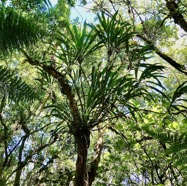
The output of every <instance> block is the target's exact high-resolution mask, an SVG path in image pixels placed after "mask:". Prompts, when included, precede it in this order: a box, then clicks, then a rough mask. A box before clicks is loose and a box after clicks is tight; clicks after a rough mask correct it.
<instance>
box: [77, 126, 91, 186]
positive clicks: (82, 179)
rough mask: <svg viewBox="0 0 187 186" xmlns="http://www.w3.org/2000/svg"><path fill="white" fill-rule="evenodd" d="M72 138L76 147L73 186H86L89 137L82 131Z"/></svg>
mask: <svg viewBox="0 0 187 186" xmlns="http://www.w3.org/2000/svg"><path fill="white" fill-rule="evenodd" d="M74 136H75V142H76V145H77V162H76V172H75V180H74V186H88V176H87V168H86V162H87V154H88V141H89V137H90V136H89V134H87V132H85V130H83V129H82V130H80V131H79V132H77V133H76V134H75V135H74Z"/></svg>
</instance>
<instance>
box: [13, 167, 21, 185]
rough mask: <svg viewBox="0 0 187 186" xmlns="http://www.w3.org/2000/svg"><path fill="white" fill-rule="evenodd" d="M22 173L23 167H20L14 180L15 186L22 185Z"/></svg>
mask: <svg viewBox="0 0 187 186" xmlns="http://www.w3.org/2000/svg"><path fill="white" fill-rule="evenodd" d="M21 173H22V168H20V169H18V170H17V171H16V176H15V180H14V186H19V185H20V177H21Z"/></svg>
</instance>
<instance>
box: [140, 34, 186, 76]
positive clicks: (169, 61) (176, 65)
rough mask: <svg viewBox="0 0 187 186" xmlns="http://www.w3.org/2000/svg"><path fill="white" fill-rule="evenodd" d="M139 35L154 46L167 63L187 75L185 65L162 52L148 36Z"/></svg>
mask: <svg viewBox="0 0 187 186" xmlns="http://www.w3.org/2000/svg"><path fill="white" fill-rule="evenodd" d="M137 37H139V38H140V39H142V40H144V41H145V42H146V43H147V44H149V45H150V46H151V47H152V48H153V50H154V51H155V53H156V54H157V55H159V56H160V57H161V58H162V59H163V60H165V61H166V62H167V63H169V64H170V65H171V66H172V67H174V68H175V69H177V70H178V71H179V72H182V73H183V74H186V75H187V69H186V68H185V67H184V66H183V65H181V64H179V63H177V62H176V61H175V60H174V59H172V58H171V57H169V56H168V55H166V54H164V53H163V52H161V51H160V50H159V49H158V48H157V47H156V46H154V45H153V43H152V42H151V41H150V40H149V39H148V38H146V37H144V36H142V35H140V34H137Z"/></svg>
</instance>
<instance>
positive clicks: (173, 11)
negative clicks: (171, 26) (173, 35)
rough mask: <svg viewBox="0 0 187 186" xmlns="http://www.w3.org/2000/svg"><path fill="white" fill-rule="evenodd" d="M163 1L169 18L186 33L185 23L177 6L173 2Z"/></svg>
mask: <svg viewBox="0 0 187 186" xmlns="http://www.w3.org/2000/svg"><path fill="white" fill-rule="evenodd" d="M165 1H166V6H167V8H168V10H169V13H170V15H171V17H172V18H173V19H174V22H175V23H176V24H178V25H179V26H180V27H181V28H182V29H183V30H184V31H185V32H187V22H186V20H185V19H184V16H183V15H182V14H181V12H180V10H179V5H178V4H177V3H176V2H175V0H170V1H168V0H165Z"/></svg>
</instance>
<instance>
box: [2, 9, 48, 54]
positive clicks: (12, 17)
mask: <svg viewBox="0 0 187 186" xmlns="http://www.w3.org/2000/svg"><path fill="white" fill-rule="evenodd" d="M44 33H45V32H44V30H42V29H41V27H40V26H39V25H37V24H36V22H35V20H34V19H33V18H32V17H29V16H24V14H21V13H19V12H17V11H15V10H14V9H13V8H11V7H4V6H0V57H1V58H3V57H5V56H7V55H8V54H11V53H12V52H13V51H15V50H20V48H22V47H28V46H30V45H31V44H35V43H36V42H37V41H38V39H39V38H41V35H43V34H44Z"/></svg>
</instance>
